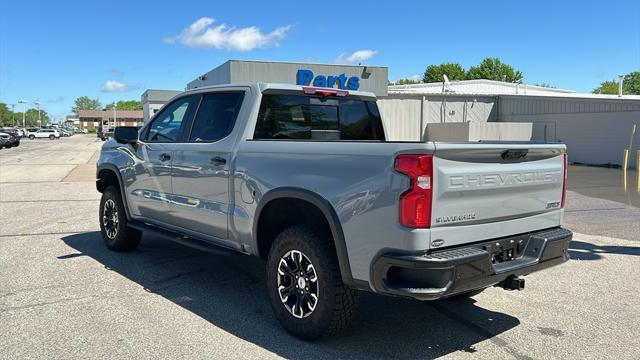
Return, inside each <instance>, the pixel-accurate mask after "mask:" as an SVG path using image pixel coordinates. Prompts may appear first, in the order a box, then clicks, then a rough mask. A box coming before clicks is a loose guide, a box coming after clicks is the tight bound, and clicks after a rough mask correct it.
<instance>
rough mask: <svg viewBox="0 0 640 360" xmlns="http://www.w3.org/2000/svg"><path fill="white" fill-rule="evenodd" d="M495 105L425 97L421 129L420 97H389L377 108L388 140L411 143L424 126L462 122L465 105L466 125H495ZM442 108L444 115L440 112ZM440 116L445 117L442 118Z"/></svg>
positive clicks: (468, 98)
mask: <svg viewBox="0 0 640 360" xmlns="http://www.w3.org/2000/svg"><path fill="white" fill-rule="evenodd" d="M445 98H446V105H445V103H444V100H445ZM474 100H475V102H474ZM495 101H496V99H495V98H494V97H486V96H484V97H478V96H447V97H443V96H434V95H425V108H424V114H423V115H424V117H423V119H422V125H423V127H422V129H420V123H421V121H420V114H421V102H422V96H421V95H410V94H408V95H401V94H393V95H391V96H388V97H383V98H379V99H378V107H379V108H380V112H381V114H382V119H383V120H382V121H383V122H384V125H385V129H386V131H387V136H388V137H389V140H396V141H401V140H413V141H415V140H418V139H420V136H423V135H424V133H425V129H426V126H427V124H428V123H440V122H463V120H465V115H464V113H465V102H466V112H467V114H466V121H467V122H487V121H495V120H496V116H497V113H496V111H497V106H496V104H495ZM445 108H446V111H443V110H445ZM443 112H445V113H446V114H444V115H443Z"/></svg>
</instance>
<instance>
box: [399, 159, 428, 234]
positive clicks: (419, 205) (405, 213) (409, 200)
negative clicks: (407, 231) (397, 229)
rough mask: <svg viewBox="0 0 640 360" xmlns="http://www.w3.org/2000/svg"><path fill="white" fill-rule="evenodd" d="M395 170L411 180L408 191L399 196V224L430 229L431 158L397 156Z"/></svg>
mask: <svg viewBox="0 0 640 360" xmlns="http://www.w3.org/2000/svg"><path fill="white" fill-rule="evenodd" d="M395 168H396V171H398V172H399V173H402V174H404V175H407V176H408V177H409V178H410V180H411V185H410V187H409V189H408V190H407V191H405V192H404V193H402V195H400V223H401V224H402V225H403V226H406V227H411V228H428V227H430V226H431V199H432V188H433V157H432V156H431V155H419V154H416V155H413V154H412V155H398V157H396V164H395Z"/></svg>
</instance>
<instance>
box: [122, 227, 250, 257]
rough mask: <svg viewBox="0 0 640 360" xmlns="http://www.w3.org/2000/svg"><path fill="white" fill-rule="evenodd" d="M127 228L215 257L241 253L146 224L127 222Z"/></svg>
mask: <svg viewBox="0 0 640 360" xmlns="http://www.w3.org/2000/svg"><path fill="white" fill-rule="evenodd" d="M127 226H128V227H130V228H132V229H136V230H139V231H142V232H145V233H151V234H154V235H157V236H159V237H162V238H164V239H167V240H171V241H173V242H177V243H178V244H181V245H185V246H188V247H191V248H194V249H197V250H201V251H206V252H209V253H213V254H216V255H223V256H229V255H237V254H241V252H239V251H237V250H234V249H231V248H226V247H223V246H220V245H216V244H212V243H210V242H208V241H205V240H201V239H197V238H194V237H191V236H187V235H181V234H178V233H176V232H173V231H171V230H167V229H163V228H161V227H158V226H156V225H151V224H146V223H143V222H140V221H129V223H128V224H127Z"/></svg>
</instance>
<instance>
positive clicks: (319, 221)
mask: <svg viewBox="0 0 640 360" xmlns="http://www.w3.org/2000/svg"><path fill="white" fill-rule="evenodd" d="M259 216H260V218H259V219H258V228H257V234H256V236H257V239H258V253H259V254H260V257H261V258H263V259H266V258H267V256H268V255H269V249H270V248H271V244H273V241H274V240H275V239H276V236H278V234H279V233H280V232H282V230H284V229H286V228H288V227H291V226H294V225H306V226H308V227H309V228H311V229H313V230H315V231H316V232H318V235H319V236H322V238H323V239H327V240H328V241H330V242H331V246H332V247H334V250H335V245H334V242H333V240H334V239H333V234H332V233H331V227H330V226H329V222H328V221H327V218H326V217H325V215H324V214H323V213H322V211H321V210H320V209H319V208H318V207H317V206H316V205H314V204H312V203H310V202H308V201H306V200H301V199H296V198H280V199H274V200H271V201H270V202H269V203H267V205H265V207H264V208H263V209H262V211H261V212H260V215H259Z"/></svg>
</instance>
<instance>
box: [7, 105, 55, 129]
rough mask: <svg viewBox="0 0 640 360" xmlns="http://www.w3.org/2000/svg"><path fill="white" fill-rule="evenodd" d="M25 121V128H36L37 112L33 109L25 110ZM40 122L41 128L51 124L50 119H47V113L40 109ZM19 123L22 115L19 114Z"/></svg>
mask: <svg viewBox="0 0 640 360" xmlns="http://www.w3.org/2000/svg"><path fill="white" fill-rule="evenodd" d="M16 118H17V117H16ZM25 120H26V123H27V126H38V125H39V123H38V110H37V109H34V108H31V109H27V112H26V113H25ZM40 120H41V122H42V125H43V126H44V125H46V124H49V123H50V122H51V119H50V118H49V114H47V112H46V111H45V110H42V109H40ZM19 121H22V114H20V120H19Z"/></svg>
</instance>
